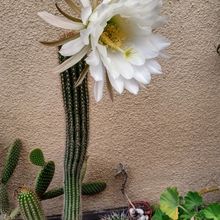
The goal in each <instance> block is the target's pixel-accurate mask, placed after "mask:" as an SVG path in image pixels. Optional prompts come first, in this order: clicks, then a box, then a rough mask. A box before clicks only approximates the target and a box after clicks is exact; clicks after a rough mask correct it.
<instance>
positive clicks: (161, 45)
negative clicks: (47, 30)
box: [38, 0, 169, 101]
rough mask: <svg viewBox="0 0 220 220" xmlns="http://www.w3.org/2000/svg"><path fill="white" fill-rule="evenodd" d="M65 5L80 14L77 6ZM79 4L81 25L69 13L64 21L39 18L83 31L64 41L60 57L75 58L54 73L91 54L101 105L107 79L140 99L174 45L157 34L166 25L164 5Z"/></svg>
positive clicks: (145, 0)
mask: <svg viewBox="0 0 220 220" xmlns="http://www.w3.org/2000/svg"><path fill="white" fill-rule="evenodd" d="M65 1H66V2H67V3H68V4H69V5H70V6H72V8H73V9H74V10H75V11H79V8H78V7H77V6H76V5H75V4H74V2H71V0H65ZM80 2H81V6H82V7H81V20H79V19H76V18H73V17H72V16H69V15H67V14H65V13H62V14H64V15H66V16H65V17H58V16H55V15H52V14H49V13H47V12H39V13H38V15H39V16H40V17H41V18H43V19H44V20H45V21H46V22H48V23H49V24H51V25H53V26H56V27H60V28H64V29H69V30H74V31H78V32H79V34H78V35H76V36H75V37H74V38H69V39H65V41H64V42H65V43H64V44H63V46H62V47H61V49H60V54H61V55H63V56H68V57H70V58H69V59H68V60H66V61H65V62H64V63H62V64H61V65H59V66H58V67H57V68H56V69H55V72H62V71H64V70H66V69H68V68H69V67H71V66H73V65H74V64H76V63H77V62H79V61H80V60H81V59H82V58H83V57H84V56H85V55H87V58H86V63H87V64H88V65H89V70H90V73H91V75H92V77H93V78H94V81H95V85H94V95H95V99H96V100H97V101H99V100H100V99H101V98H102V96H103V87H104V83H105V81H106V80H107V82H110V83H111V86H112V87H113V88H114V89H115V90H116V91H117V92H118V93H120V94H121V93H122V92H123V90H124V89H126V90H128V91H129V92H131V93H133V94H137V93H138V91H139V87H140V86H142V85H146V84H148V83H149V82H150V80H151V74H159V73H161V67H160V65H159V64H158V62H157V61H156V60H155V58H156V57H158V56H159V55H161V54H162V51H163V50H164V49H165V48H166V47H167V46H169V41H168V40H167V39H166V38H164V37H162V36H159V35H158V34H154V33H153V30H154V29H155V28H156V27H158V26H160V25H161V24H163V23H164V21H165V18H164V17H162V16H160V9H161V6H162V0H141V1H140V0H103V1H102V3H100V4H99V5H97V1H95V0H93V2H92V3H91V2H90V1H89V0H81V1H80ZM61 12H62V11H61ZM67 18H68V19H67ZM76 33H77V32H76ZM67 41H68V42H67Z"/></svg>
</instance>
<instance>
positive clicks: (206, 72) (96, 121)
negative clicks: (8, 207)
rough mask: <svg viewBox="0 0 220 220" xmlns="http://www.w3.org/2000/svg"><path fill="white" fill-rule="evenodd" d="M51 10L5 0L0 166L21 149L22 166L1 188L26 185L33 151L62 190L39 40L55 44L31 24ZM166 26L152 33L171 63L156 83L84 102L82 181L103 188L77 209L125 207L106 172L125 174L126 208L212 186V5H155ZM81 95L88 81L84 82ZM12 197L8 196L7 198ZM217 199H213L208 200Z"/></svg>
mask: <svg viewBox="0 0 220 220" xmlns="http://www.w3.org/2000/svg"><path fill="white" fill-rule="evenodd" d="M40 10H49V11H51V12H54V11H55V7H54V4H53V2H52V1H47V0H42V1H40V0H39V1H35V0H30V1H26V0H19V1H12V0H5V1H3V2H1V9H0V11H1V13H0V20H1V22H0V30H1V31H0V100H1V101H0V155H1V157H0V158H1V159H0V165H1V164H2V154H3V152H4V149H3V147H4V146H7V145H8V144H9V143H11V142H12V141H13V140H14V139H15V138H16V137H19V138H21V139H22V140H23V143H24V149H23V158H22V159H23V161H21V162H20V164H19V167H18V169H17V171H16V174H15V176H14V178H13V180H12V181H11V183H10V189H11V192H13V191H14V190H15V189H16V188H17V187H18V186H21V185H28V186H31V185H32V184H33V179H34V177H35V176H36V172H37V169H36V168H35V167H33V166H31V165H30V164H29V163H28V161H27V159H26V158H27V155H28V152H29V151H30V149H32V148H34V147H41V148H42V149H43V150H44V151H45V154H46V156H47V158H48V159H53V160H55V162H56V165H57V169H56V176H55V180H54V182H53V185H54V186H58V185H61V184H62V179H63V168H62V164H63V162H62V161H63V158H62V155H63V152H64V144H65V124H64V111H63V104H62V96H61V90H60V78H59V76H58V75H54V74H52V73H51V72H50V69H51V68H52V67H53V66H54V65H56V64H57V62H58V61H57V50H56V48H46V47H44V46H42V45H40V44H39V43H38V41H39V40H40V39H51V38H56V37H57V36H59V35H61V34H62V33H61V32H60V30H59V29H55V28H51V26H48V25H47V24H45V23H44V22H43V21H41V20H40V19H39V18H38V17H37V15H36V14H37V12H38V11H40ZM164 13H165V14H168V15H169V17H170V22H169V24H168V25H167V26H166V27H165V28H163V29H160V30H159V32H160V33H163V34H164V35H165V36H167V37H169V39H170V40H171V42H172V45H171V47H170V48H169V51H168V52H169V54H170V55H171V58H170V59H169V60H165V61H164V60H163V61H162V62H161V64H162V66H163V72H164V75H162V76H158V77H154V78H153V80H152V83H151V84H150V85H149V86H148V87H147V88H146V89H145V90H143V91H141V92H140V94H139V95H138V96H133V95H130V94H128V93H124V94H123V95H122V96H116V95H115V99H114V102H113V103H112V102H111V101H110V99H109V98H108V96H107V95H106V96H105V98H104V99H103V100H102V101H101V102H100V103H95V102H94V98H93V97H91V138H90V146H89V155H90V159H89V166H88V173H87V176H86V179H87V180H94V179H105V180H106V181H107V182H108V189H107V190H106V191H105V192H104V193H102V194H101V195H99V196H97V197H92V198H84V210H93V209H101V208H111V207H117V206H122V205H125V204H126V201H124V200H123V197H122V196H121V194H120V180H118V179H115V178H114V171H113V169H114V168H115V166H116V165H117V164H118V163H119V162H122V163H124V164H127V166H128V169H129V175H130V178H129V188H128V192H129V195H130V197H131V198H132V199H133V200H136V199H148V200H149V201H150V202H156V201H158V199H159V193H160V192H161V191H162V190H163V189H164V188H165V187H167V186H178V187H179V188H180V189H181V190H182V191H183V192H184V191H185V190H187V189H191V190H195V189H200V188H201V187H203V186H206V185H207V184H214V183H213V182H215V181H217V182H218V183H220V169H219V167H220V102H219V101H220V57H219V56H218V54H217V53H216V49H215V45H217V44H218V43H220V1H219V0H190V1H189V0H179V1H178V0H171V1H169V2H168V1H165V11H164ZM90 91H92V81H91V80H90ZM11 194H13V193H11ZM214 198H215V199H216V198H218V199H220V194H216V195H213V196H211V198H210V199H214ZM45 209H46V210H47V214H49V215H51V214H57V213H60V212H61V210H62V198H59V199H54V200H53V201H50V202H49V203H48V204H47V205H46V206H45Z"/></svg>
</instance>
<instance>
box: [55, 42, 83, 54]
mask: <svg viewBox="0 0 220 220" xmlns="http://www.w3.org/2000/svg"><path fill="white" fill-rule="evenodd" d="M84 46H85V45H84V44H83V42H82V40H81V39H80V38H76V39H74V40H72V41H69V42H68V43H66V44H64V45H63V46H62V47H61V49H60V51H59V53H60V54H61V55H63V56H73V55H75V54H76V53H78V52H79V51H80V50H82V48H83V47H84Z"/></svg>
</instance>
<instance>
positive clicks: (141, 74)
mask: <svg viewBox="0 0 220 220" xmlns="http://www.w3.org/2000/svg"><path fill="white" fill-rule="evenodd" d="M134 78H135V79H136V80H137V81H138V82H140V83H142V84H149V83H150V81H151V74H150V72H149V70H148V68H147V67H146V65H143V66H135V67H134Z"/></svg>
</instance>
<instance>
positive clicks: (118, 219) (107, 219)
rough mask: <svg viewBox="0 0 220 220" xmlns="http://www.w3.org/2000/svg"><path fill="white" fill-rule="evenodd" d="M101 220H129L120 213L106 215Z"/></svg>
mask: <svg viewBox="0 0 220 220" xmlns="http://www.w3.org/2000/svg"><path fill="white" fill-rule="evenodd" d="M101 220H129V218H128V216H127V215H126V214H125V213H124V212H122V213H116V212H113V213H112V214H110V215H106V216H104V217H102V218H101Z"/></svg>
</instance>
